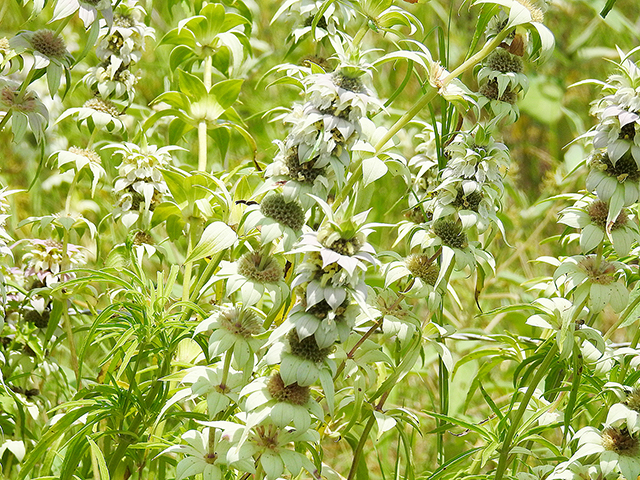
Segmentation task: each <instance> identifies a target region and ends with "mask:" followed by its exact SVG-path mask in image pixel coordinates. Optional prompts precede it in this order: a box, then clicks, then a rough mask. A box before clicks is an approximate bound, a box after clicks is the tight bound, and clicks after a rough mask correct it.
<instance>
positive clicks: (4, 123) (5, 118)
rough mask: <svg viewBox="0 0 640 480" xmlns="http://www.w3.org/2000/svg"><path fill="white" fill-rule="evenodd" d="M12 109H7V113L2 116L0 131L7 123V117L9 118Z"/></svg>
mask: <svg viewBox="0 0 640 480" xmlns="http://www.w3.org/2000/svg"><path fill="white" fill-rule="evenodd" d="M12 112H13V110H11V109H9V110H8V111H7V113H6V114H5V115H4V117H3V118H2V121H0V132H1V131H2V129H3V128H4V126H5V125H6V124H7V122H8V121H9V119H10V118H11V114H12Z"/></svg>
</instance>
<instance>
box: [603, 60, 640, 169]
mask: <svg viewBox="0 0 640 480" xmlns="http://www.w3.org/2000/svg"><path fill="white" fill-rule="evenodd" d="M620 56H621V58H622V59H623V61H622V62H621V63H620V64H619V72H620V73H618V74H615V75H612V76H611V77H609V79H608V80H607V82H606V83H605V84H604V86H603V93H605V94H606V95H605V96H604V97H603V98H602V99H601V100H599V101H598V102H596V104H595V105H594V108H593V113H595V115H596V116H597V117H598V120H599V121H600V122H599V124H598V125H597V126H596V129H595V136H594V137H593V146H594V147H595V148H598V149H604V148H606V150H607V155H608V156H609V159H610V160H611V163H612V164H614V165H615V164H616V163H617V162H618V160H619V159H621V158H622V157H623V156H624V155H625V154H627V153H629V154H630V155H631V157H632V158H633V160H634V161H635V162H636V163H637V164H638V165H639V166H640V135H637V134H636V131H638V130H640V115H638V112H639V111H640V69H638V67H637V66H636V64H635V63H633V62H632V61H631V60H630V59H628V58H625V56H624V54H623V53H622V52H620Z"/></svg>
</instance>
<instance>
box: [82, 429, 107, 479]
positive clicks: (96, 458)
mask: <svg viewBox="0 0 640 480" xmlns="http://www.w3.org/2000/svg"><path fill="white" fill-rule="evenodd" d="M87 442H89V445H90V446H91V456H92V458H91V463H92V464H94V465H95V466H97V467H98V473H100V480H110V478H111V477H110V476H109V469H108V468H107V462H106V461H105V460H104V455H103V454H102V451H101V450H100V448H99V447H98V445H96V442H94V441H93V440H92V439H91V437H90V436H88V435H87ZM93 473H94V475H95V473H96V472H95V471H94V472H93Z"/></svg>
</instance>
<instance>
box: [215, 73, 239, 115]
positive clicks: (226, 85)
mask: <svg viewBox="0 0 640 480" xmlns="http://www.w3.org/2000/svg"><path fill="white" fill-rule="evenodd" d="M241 88H242V80H237V79H231V80H223V81H221V82H218V83H216V84H215V85H213V86H212V87H211V92H212V93H213V94H214V95H215V98H216V100H217V101H218V103H219V104H220V106H221V107H222V108H223V109H225V110H226V109H227V108H229V107H230V106H231V105H233V104H234V103H235V101H236V100H237V99H238V95H240V89H241Z"/></svg>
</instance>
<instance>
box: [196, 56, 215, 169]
mask: <svg viewBox="0 0 640 480" xmlns="http://www.w3.org/2000/svg"><path fill="white" fill-rule="evenodd" d="M212 61H213V60H212V57H211V55H207V56H206V57H205V58H204V74H203V83H204V88H206V89H207V92H208V91H209V90H210V89H211V66H212ZM207 140H208V139H207V122H206V120H202V121H201V122H200V123H199V124H198V170H200V171H201V172H204V171H206V170H207Z"/></svg>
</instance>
